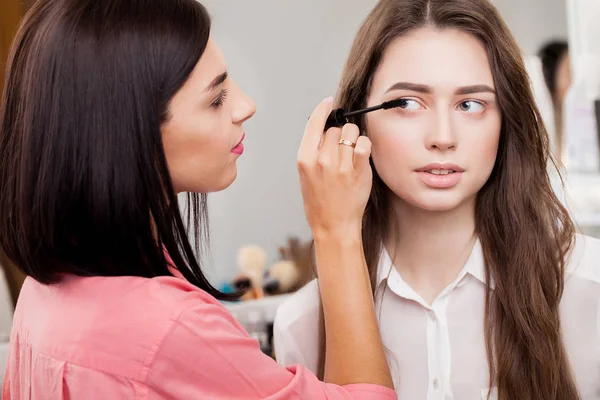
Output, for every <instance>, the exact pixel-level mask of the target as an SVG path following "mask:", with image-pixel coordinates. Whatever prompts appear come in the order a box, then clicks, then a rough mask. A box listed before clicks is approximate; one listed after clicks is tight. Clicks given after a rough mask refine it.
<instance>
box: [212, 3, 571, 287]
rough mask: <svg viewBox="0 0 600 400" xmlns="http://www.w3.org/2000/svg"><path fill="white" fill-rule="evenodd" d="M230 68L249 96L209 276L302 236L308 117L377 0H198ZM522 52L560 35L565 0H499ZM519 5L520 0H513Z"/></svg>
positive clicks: (218, 199) (215, 198) (216, 214)
mask: <svg viewBox="0 0 600 400" xmlns="http://www.w3.org/2000/svg"><path fill="white" fill-rule="evenodd" d="M201 2H202V3H203V4H204V5H205V6H206V7H207V9H208V10H209V12H210V13H211V14H212V16H213V37H214V38H215V39H216V41H217V42H218V44H219V45H220V46H221V48H222V49H223V52H224V54H225V57H226V60H227V62H228V65H229V70H230V72H231V75H232V77H233V78H234V79H236V81H237V82H238V83H239V84H240V85H241V87H242V88H243V89H244V90H245V91H246V92H247V93H248V94H249V95H250V96H251V97H252V98H253V99H254V100H255V101H256V104H257V110H258V112H257V114H256V116H255V117H254V118H253V119H251V120H250V121H249V122H248V123H247V124H246V131H247V140H246V152H245V153H244V155H243V156H242V157H241V159H240V160H239V162H238V169H239V174H238V179H237V180H236V182H235V183H234V184H233V186H232V187H231V188H229V189H228V190H226V191H224V192H222V193H217V194H213V195H211V196H210V197H209V199H210V200H209V205H210V215H211V232H212V237H211V242H212V259H211V260H210V261H209V263H208V266H207V273H208V275H209V276H210V277H211V278H212V280H213V281H219V280H221V279H225V278H230V277H231V276H232V275H233V274H234V273H235V252H236V251H237V249H238V248H239V247H240V246H242V245H244V244H248V243H256V244H259V245H262V246H264V247H266V248H267V250H268V251H269V252H270V253H271V255H272V257H273V258H274V257H276V251H277V248H278V247H279V246H281V245H283V244H285V241H286V237H287V236H289V235H298V236H300V237H302V238H305V239H308V238H309V237H310V232H309V230H308V227H307V225H306V223H305V219H304V215H303V209H302V199H301V195H300V190H299V188H298V179H297V173H296V165H295V159H296V152H297V148H298V145H299V143H300V139H301V136H302V131H303V128H304V124H305V122H306V119H307V117H308V116H309V114H310V112H311V111H312V108H313V107H314V106H315V105H316V104H317V103H318V102H319V101H320V100H321V99H322V98H324V97H326V96H329V95H334V94H335V90H336V87H337V82H338V79H339V76H340V74H341V70H342V66H343V63H344V61H345V58H346V56H347V54H348V51H349V48H350V45H351V42H352V40H353V38H354V35H355V33H356V31H357V29H358V27H359V26H360V24H361V22H362V20H363V19H364V18H365V17H366V15H367V14H368V12H369V10H370V9H371V8H372V7H373V6H374V5H375V4H376V0H302V1H294V0H243V1H242V0H201ZM495 4H496V5H497V6H498V7H499V9H500V11H501V12H502V13H503V14H504V15H505V17H506V20H507V23H508V25H509V26H510V28H511V29H512V30H513V31H514V33H515V34H516V36H517V40H518V41H519V42H520V43H521V44H522V46H523V48H524V50H525V51H526V52H529V53H532V52H535V51H536V50H537V47H538V46H539V44H540V43H541V42H542V41H543V40H545V39H547V38H550V37H555V36H559V37H560V36H565V35H566V17H565V16H564V0H496V1H495ZM517 7H519V8H517ZM340 10H343V11H340Z"/></svg>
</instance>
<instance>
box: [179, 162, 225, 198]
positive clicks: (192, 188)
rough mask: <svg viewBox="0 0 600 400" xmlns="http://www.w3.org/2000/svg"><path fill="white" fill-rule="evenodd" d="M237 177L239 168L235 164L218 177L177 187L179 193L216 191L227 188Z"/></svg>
mask: <svg viewBox="0 0 600 400" xmlns="http://www.w3.org/2000/svg"><path fill="white" fill-rule="evenodd" d="M236 178H237V168H236V167H235V165H234V166H233V168H228V169H227V170H225V171H223V172H222V173H221V174H220V175H219V176H218V177H217V178H216V179H211V180H210V181H208V182H207V181H203V182H190V183H188V184H187V185H185V186H182V189H177V190H176V191H177V193H181V192H191V193H215V192H220V191H223V190H225V189H227V188H228V187H229V186H231V184H232V183H233V182H234V181H235V179H236Z"/></svg>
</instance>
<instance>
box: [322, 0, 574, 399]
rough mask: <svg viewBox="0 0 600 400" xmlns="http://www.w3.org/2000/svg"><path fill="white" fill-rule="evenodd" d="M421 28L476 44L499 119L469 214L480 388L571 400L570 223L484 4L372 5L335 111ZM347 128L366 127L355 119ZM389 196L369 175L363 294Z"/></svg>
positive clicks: (517, 62)
mask: <svg viewBox="0 0 600 400" xmlns="http://www.w3.org/2000/svg"><path fill="white" fill-rule="evenodd" d="M425 26H431V27H433V28H436V29H448V28H450V29H458V30H460V31H463V32H466V33H469V34H471V35H473V36H475V37H476V38H478V39H479V40H480V41H481V42H482V43H483V44H484V46H485V48H486V51H487V55H488V58H489V62H490V67H491V69H492V73H493V76H494V83H495V86H496V91H497V97H498V103H499V106H500V110H501V113H502V128H501V134H500V143H499V149H498V154H497V159H496V164H495V166H494V169H493V172H492V174H491V176H490V178H489V180H488V182H487V183H486V184H485V185H484V187H483V188H482V189H481V190H480V192H479V193H478V196H477V202H476V209H475V219H476V233H477V235H478V237H479V240H480V242H481V245H482V248H483V254H484V259H485V264H486V277H487V280H486V281H487V282H490V281H493V282H494V285H495V287H494V290H492V289H491V288H490V286H489V285H487V289H486V293H487V295H486V305H485V309H486V313H485V322H484V325H485V337H486V348H487V353H488V364H489V370H490V383H493V385H494V386H497V388H498V396H499V399H502V400H508V399H510V400H515V399H518V400H528V399H531V400H534V399H535V400H571V399H578V398H579V397H578V394H577V389H576V387H575V383H574V379H573V377H572V375H571V371H570V366H569V362H568V359H567V354H566V351H565V347H564V344H563V340H562V334H561V327H560V318H559V303H560V300H561V297H562V293H563V287H564V269H565V260H566V257H567V254H568V252H569V251H570V249H571V247H572V246H573V242H574V236H575V227H574V225H573V222H572V220H571V219H570V217H569V214H568V212H567V210H566V209H565V208H564V207H563V206H562V205H561V203H560V201H559V200H558V198H557V197H556V196H555V194H554V191H553V189H552V187H551V183H550V177H549V175H548V171H547V164H548V162H549V161H552V162H553V163H554V160H553V158H552V157H551V155H550V151H549V140H548V135H547V132H546V129H545V127H544V125H543V122H542V118H541V116H540V112H539V110H538V108H537V107H536V104H535V100H534V97H533V94H532V90H531V87H530V82H529V78H528V76H527V73H526V71H525V67H524V63H523V59H522V57H521V53H520V50H519V47H518V46H517V43H516V42H515V40H514V38H513V36H512V35H511V33H510V32H509V29H508V28H507V26H506V25H505V24H504V22H503V20H502V18H501V17H500V15H499V13H498V11H497V10H496V9H495V8H494V6H492V5H491V4H490V3H489V2H488V1H486V0H381V1H380V2H379V3H378V4H377V6H376V7H375V8H374V10H373V11H372V12H371V13H370V15H369V16H368V17H367V19H366V21H365V22H364V24H363V26H362V27H361V29H360V31H359V33H358V35H357V37H356V39H355V41H354V45H353V47H352V50H351V52H350V56H349V58H348V60H347V63H346V67H345V70H344V73H343V76H342V80H341V84H340V88H339V92H338V98H337V103H338V104H337V106H338V107H342V108H344V109H346V110H355V109H360V108H363V107H365V106H366V101H367V97H368V94H369V91H370V86H371V79H372V77H373V75H374V74H375V72H376V70H377V68H378V67H379V65H380V63H381V61H382V58H383V55H384V52H385V50H386V49H387V47H388V45H389V44H390V43H391V42H392V41H394V40H395V39H397V38H398V37H400V36H403V35H406V34H407V33H409V32H411V31H414V30H415V29H418V28H421V27H425ZM355 122H356V123H357V125H358V126H359V128H360V129H361V131H362V132H366V131H367V129H366V128H367V127H366V126H365V121H364V119H362V120H357V121H355ZM391 195H393V194H390V191H389V189H388V188H387V187H386V185H385V184H384V182H383V181H382V180H381V178H380V177H379V176H378V175H377V172H376V171H375V170H374V181H373V189H372V192H371V197H370V200H369V202H368V205H367V208H366V212H365V216H364V229H363V241H364V247H365V253H366V259H367V263H368V266H369V272H370V276H371V283H372V287H373V288H375V277H376V272H377V271H376V269H377V265H378V261H379V255H380V252H381V250H382V245H383V243H384V241H385V239H386V238H387V237H386V234H387V232H389V228H390V226H388V224H389V215H390V207H389V198H390V196H391ZM321 332H323V330H322V329H321ZM322 339H323V338H322ZM322 347H323V346H322ZM321 353H322V354H324V352H323V351H321ZM399 357H401V355H399ZM321 364H323V357H321ZM321 369H322V368H321ZM490 387H491V385H490Z"/></svg>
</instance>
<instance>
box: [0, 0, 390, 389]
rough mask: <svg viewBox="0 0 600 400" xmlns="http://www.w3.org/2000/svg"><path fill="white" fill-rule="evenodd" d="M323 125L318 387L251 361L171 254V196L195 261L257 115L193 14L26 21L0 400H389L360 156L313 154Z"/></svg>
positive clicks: (5, 122) (351, 136) (65, 7)
mask: <svg viewBox="0 0 600 400" xmlns="http://www.w3.org/2000/svg"><path fill="white" fill-rule="evenodd" d="M331 109H332V102H331V100H325V101H324V102H322V103H321V104H319V105H318V106H317V108H316V109H315V111H314V113H313V115H312V117H311V118H310V120H309V122H308V124H307V126H306V130H305V133H304V138H303V141H302V145H301V148H300V150H299V153H298V165H299V171H300V180H301V184H302V193H303V196H304V204H305V210H306V214H307V218H308V221H309V224H310V227H311V229H312V232H313V236H314V237H315V240H316V257H317V261H318V263H317V264H318V273H319V276H320V284H321V295H322V299H323V307H324V310H325V324H326V330H327V341H328V342H327V354H326V360H327V362H326V373H325V381H326V382H328V383H323V382H320V381H319V380H317V378H316V377H315V376H314V375H313V374H312V373H311V372H309V371H308V370H307V369H306V368H304V367H301V366H293V367H290V368H288V369H285V368H282V367H280V366H279V365H278V364H277V363H276V362H275V361H273V360H271V359H270V358H268V357H267V356H265V355H263V354H262V353H261V351H260V349H259V347H258V344H257V343H256V342H255V341H254V340H252V339H250V338H249V337H248V335H247V334H246V332H245V331H244V330H243V328H242V327H241V326H240V325H239V324H238V323H237V322H236V321H235V320H234V319H233V317H232V316H231V315H230V314H229V313H228V312H227V311H226V310H225V308H223V307H222V306H221V305H220V303H219V302H218V301H217V300H219V299H229V297H228V296H226V295H224V294H222V293H220V292H218V291H217V290H216V289H215V288H214V287H213V286H211V284H210V283H208V281H207V280H206V278H205V276H204V274H203V273H202V269H201V266H200V262H199V260H198V259H197V258H196V256H195V254H197V253H196V252H195V251H194V247H195V249H196V250H198V247H199V244H198V243H196V246H192V245H191V244H190V242H189V241H188V239H187V233H186V228H185V225H184V222H183V221H182V218H181V216H180V210H179V207H178V202H177V194H178V193H181V192H188V193H191V194H189V197H188V201H189V204H190V207H188V210H191V211H193V217H194V218H193V222H194V223H193V227H194V232H195V234H196V235H195V238H197V239H198V240H200V241H201V242H203V240H204V239H205V238H204V237H201V236H199V234H200V232H204V228H205V227H206V224H207V218H206V211H207V210H206V193H209V192H216V191H220V190H223V189H225V188H227V187H228V186H229V185H230V184H231V183H232V182H233V181H234V179H235V177H236V173H237V170H236V161H237V159H238V158H239V157H240V156H241V155H242V153H243V152H244V145H243V138H244V131H243V123H244V122H245V121H246V120H248V119H249V118H250V117H252V115H253V114H254V112H255V107H254V103H253V102H252V100H251V99H250V98H248V97H247V96H246V95H245V94H244V93H243V92H242V90H241V89H240V88H239V87H238V86H237V85H236V83H235V81H234V80H233V79H232V78H231V77H229V76H228V74H227V68H226V65H225V61H224V58H223V55H222V54H221V52H220V50H219V47H218V46H217V44H216V43H215V42H213V41H212V40H211V39H210V20H209V17H208V15H207V13H206V11H205V9H204V8H203V7H202V5H200V4H199V3H197V2H196V1H195V0H147V1H144V2H139V1H121V0H52V1H40V2H37V3H36V4H35V5H34V6H33V8H32V9H31V10H30V11H29V13H28V15H27V16H26V18H25V20H24V22H23V25H22V27H21V29H20V31H19V33H18V35H17V38H16V41H15V43H14V47H13V49H12V56H11V59H10V60H9V66H8V74H7V82H6V89H5V92H4V94H3V97H2V105H1V109H0V154H2V158H1V160H0V193H2V196H1V197H0V250H1V251H2V252H3V253H5V254H6V255H7V256H8V257H9V258H10V259H11V260H12V261H13V262H14V263H15V264H16V265H18V266H19V267H20V268H21V269H22V270H23V271H24V272H25V273H26V274H27V275H28V278H27V279H26V282H25V284H24V286H23V289H22V292H21V296H20V298H19V301H18V305H17V309H16V313H15V318H14V325H13V331H12V334H11V340H10V356H9V361H8V368H7V371H6V378H5V382H4V387H3V391H2V398H3V399H4V400H11V399H25V398H29V399H39V398H44V399H49V400H58V399H70V398H73V399H86V400H94V399H103V400H104V399H124V398H128V399H133V398H136V399H207V398H210V399H230V400H232V399H245V400H249V399H264V398H269V399H312V400H318V399H359V398H360V399H394V398H396V395H395V392H394V391H393V390H392V387H393V386H392V383H391V378H390V373H389V370H388V367H387V363H386V360H385V356H384V352H383V349H382V345H381V339H380V335H379V330H378V327H377V323H376V318H375V314H374V307H373V298H372V294H371V290H370V286H369V278H368V274H367V269H366V264H365V260H364V256H363V251H362V243H361V219H362V215H363V212H364V208H365V204H366V202H367V198H368V196H369V192H370V187H371V176H372V175H371V169H370V166H369V155H370V143H369V141H368V139H366V138H362V137H361V138H360V139H359V138H358V129H357V128H356V127H355V126H352V125H346V126H345V127H344V128H343V129H337V128H336V129H332V130H330V131H329V132H328V133H327V135H326V137H325V139H324V141H323V144H322V145H321V144H320V142H321V138H322V135H323V128H324V125H325V121H326V119H327V116H328V114H329V113H330V112H331ZM200 244H203V243H200ZM349 292H352V293H353V294H354V295H353V296H351V297H350V298H349V297H347V296H338V294H339V293H349Z"/></svg>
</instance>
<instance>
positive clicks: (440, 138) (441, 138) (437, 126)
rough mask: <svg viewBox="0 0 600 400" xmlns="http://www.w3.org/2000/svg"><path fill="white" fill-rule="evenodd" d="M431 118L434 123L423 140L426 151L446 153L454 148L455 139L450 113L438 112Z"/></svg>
mask: <svg viewBox="0 0 600 400" xmlns="http://www.w3.org/2000/svg"><path fill="white" fill-rule="evenodd" d="M433 118H434V121H433V123H432V124H431V128H430V130H429V133H428V134H427V136H426V139H425V146H426V147H427V149H428V150H442V151H447V150H452V149H454V148H456V144H457V138H456V132H455V127H454V124H453V122H452V118H451V113H450V112H448V111H446V110H440V111H438V112H437V113H435V116H434V117H433Z"/></svg>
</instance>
